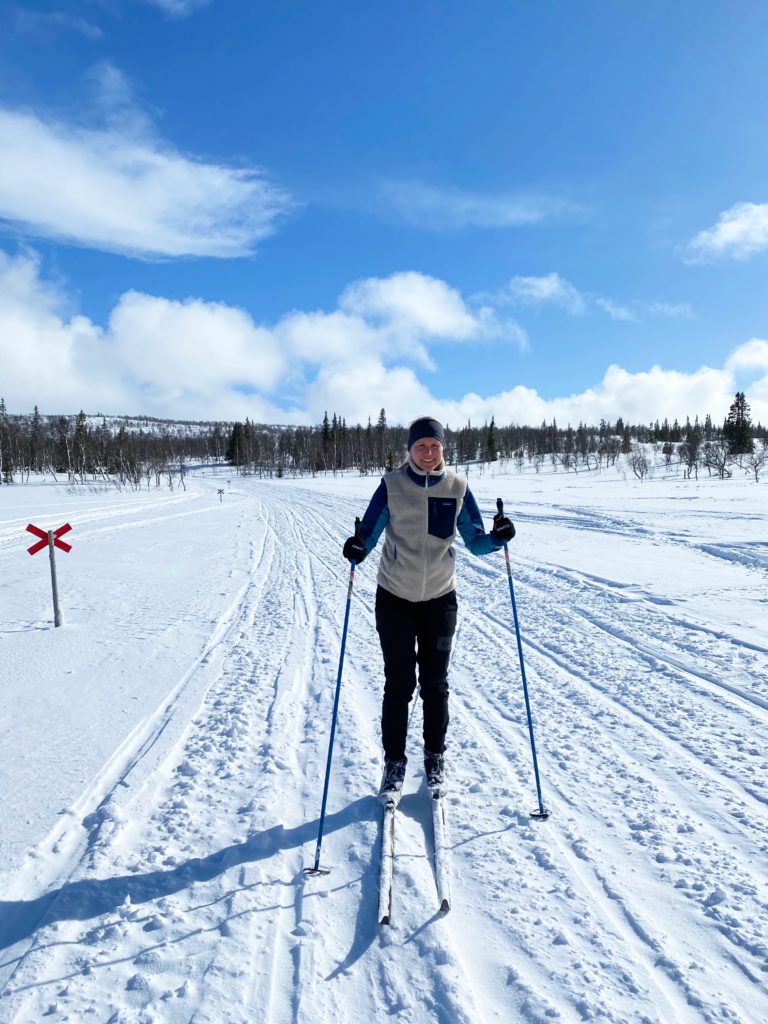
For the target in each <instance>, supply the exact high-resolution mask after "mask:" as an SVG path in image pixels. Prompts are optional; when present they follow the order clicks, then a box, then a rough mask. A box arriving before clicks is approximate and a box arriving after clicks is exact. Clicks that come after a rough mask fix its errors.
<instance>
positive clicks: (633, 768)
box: [0, 467, 768, 1024]
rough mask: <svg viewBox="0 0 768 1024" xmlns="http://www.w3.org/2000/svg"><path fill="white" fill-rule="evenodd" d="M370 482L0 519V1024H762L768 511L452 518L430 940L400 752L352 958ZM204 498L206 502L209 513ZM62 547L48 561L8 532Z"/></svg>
mask: <svg viewBox="0 0 768 1024" xmlns="http://www.w3.org/2000/svg"><path fill="white" fill-rule="evenodd" d="M376 483H377V478H371V477H368V478H361V477H358V476H351V475H350V476H348V477H346V478H337V479H333V478H330V477H329V478H322V479H321V478H318V479H314V480H308V479H305V480H275V481H262V480H259V479H247V478H239V477H231V484H228V483H227V477H226V473H224V474H221V475H219V476H210V475H205V476H199V477H197V478H193V477H190V478H188V484H187V490H186V491H174V492H170V491H168V490H167V489H166V490H161V491H152V492H150V493H142V494H135V493H131V492H122V493H115V492H113V491H109V490H107V489H103V488H98V487H97V488H94V489H89V488H87V487H86V488H76V489H67V488H65V487H61V486H59V487H56V486H52V485H45V486H40V485H38V486H28V487H21V486H16V487H13V488H0V735H1V736H2V760H1V761H0V773H1V774H0V798H2V820H1V823H0V871H2V875H0V886H1V888H0V900H1V902H0V949H1V952H0V991H1V992H2V994H1V995H0V1020H2V1021H3V1022H22V1021H23V1022H27V1021H33V1022H37V1021H42V1020H53V1021H77V1022H80V1021H85V1020H94V1021H99V1022H107V1021H110V1022H153V1024H154V1022H181V1021H184V1022H189V1021H194V1022H196V1024H202V1022H212V1024H213V1022H215V1024H219V1022H226V1024H235V1022H248V1024H252V1022H259V1024H261V1022H265V1024H283V1022H289V1021H298V1022H305V1021H306V1022H310V1021H311V1022H313V1024H347V1022H349V1024H352V1022H354V1024H357V1022H359V1021H366V1020H367V1021H380V1020H386V1019H390V1018H392V1019H396V1020H398V1021H403V1022H412V1024H434V1022H439V1024H454V1022H455V1024H480V1022H483V1024H485V1022H487V1021H500V1022H504V1024H508V1022H517V1021H525V1022H529V1021H531V1022H541V1024H545V1022H548V1021H553V1020H560V1021H564V1022H570V1021H581V1020H598V1021H611V1022H619V1021H621V1022H628V1024H629V1022H632V1024H634V1022H645V1024H649V1022H663V1024H688V1022H691V1024H693V1022H704V1021H707V1022H710V1021H711V1022H714V1021H722V1022H741V1024H764V1022H765V1021H768V534H767V532H766V511H768V507H767V506H768V502H767V501H766V495H767V494H768V491H767V490H766V486H768V485H766V484H764V483H762V482H761V483H760V484H755V483H754V482H752V483H750V482H749V480H747V479H746V478H744V479H734V480H727V481H721V480H716V479H709V478H702V479H700V480H699V481H698V482H696V481H685V480H681V479H668V480H665V479H663V478H662V477H661V476H657V478H655V479H653V480H646V481H644V482H643V483H640V482H638V481H635V480H633V479H631V478H630V479H624V478H623V476H622V475H621V474H620V473H616V472H615V471H610V472H609V471H604V472H603V473H602V474H601V475H597V474H585V473H579V474H578V475H574V474H572V473H571V474H565V473H563V472H562V471H561V472H560V473H553V472H552V471H551V470H549V471H547V470H542V472H541V473H540V474H536V473H534V472H533V471H530V472H528V471H526V472H525V473H524V474H518V473H517V472H516V471H515V470H514V468H512V467H510V468H509V470H508V471H507V472H504V471H501V467H495V470H494V472H490V471H486V472H485V474H483V475H480V474H478V473H477V472H476V470H475V469H474V468H473V470H472V472H471V475H470V486H471V487H472V489H473V491H474V493H475V495H476V496H477V498H478V500H479V503H480V505H481V508H482V510H483V512H484V513H485V515H486V518H487V520H488V523H489V525H490V519H491V515H492V513H493V511H494V510H495V499H496V497H497V496H501V497H503V498H504V501H505V505H506V508H507V510H508V511H509V512H510V513H511V514H512V516H513V518H514V519H515V522H516V524H517V527H518V536H517V538H516V539H515V540H514V541H513V542H512V544H511V546H510V547H511V554H512V565H513V572H514V579H515V588H516V596H517V600H518V607H519V611H520V617H521V625H522V630H523V637H524V651H525V659H526V668H527V672H528V680H529V684H530V690H531V700H532V705H533V711H534V717H535V722H536V729H537V739H538V744H539V758H540V767H541V774H542V785H543V791H544V802H545V803H546V804H547V805H548V806H549V807H551V809H552V816H551V818H550V819H549V820H548V821H546V822H541V823H537V822H535V821H533V820H532V819H531V818H530V817H529V811H530V810H531V809H532V808H533V807H534V806H535V803H536V800H535V788H534V782H533V775H532V767H531V754H530V746H529V742H528V733H527V728H526V723H525V716H524V705H523V699H522V688H521V684H520V669H519V664H518V659H517V651H516V644H515V637H514V626H513V622H512V616H511V608H510V602H509V591H508V586H507V579H506V572H505V568H504V559H503V555H502V554H500V553H499V554H497V555H492V556H488V557H486V558H483V559H477V558H473V557H472V556H470V555H469V554H468V553H467V552H465V551H464V550H461V545H459V547H460V551H459V557H458V563H459V601H460V619H459V628H458V635H457V641H456V644H455V652H454V659H453V665H452V670H451V683H452V723H451V731H450V747H449V754H448V757H449V766H450V773H451V774H450V779H451V785H452V795H451V798H450V803H449V806H448V811H449V842H450V846H451V850H452V892H453V904H454V905H453V909H452V910H451V912H450V913H449V914H448V915H444V916H442V915H440V914H439V913H437V903H436V891H435V881H434V875H433V869H432V864H431V860H430V856H429V854H430V848H429V847H430V842H431V833H430V817H429V806H428V800H427V796H426V792H425V789H424V783H423V777H422V772H421V768H420V757H419V746H420V744H419V732H420V714H421V711H420V708H419V707H418V701H416V702H415V706H414V713H413V718H412V723H411V742H410V749H409V756H410V757H411V764H410V765H409V775H408V779H407V782H406V795H405V796H404V798H403V800H402V803H401V812H400V818H399V822H398V826H399V831H398V837H397V856H396V862H395V875H396V890H395V899H394V910H393V922H392V925H391V926H390V927H389V928H380V927H379V926H378V925H377V923H376V900H377V875H378V856H379V852H378V844H379V841H380V827H381V826H380V808H379V805H378V804H377V802H376V800H375V797H374V795H373V794H374V792H375V789H376V786H377V784H378V781H379V775H380V753H379V742H378V716H379V704H380V694H381V686H382V683H381V666H380V654H379V650H378V643H377V637H376V632H375V628H374V623H373V601H374V593H375V575H376V574H375V570H376V564H377V561H378V555H373V556H371V557H370V558H369V559H368V560H367V561H366V562H365V563H364V564H363V565H362V566H361V567H360V569H359V571H358V572H357V574H356V580H355V586H354V591H353V597H352V610H351V616H350V627H349V640H348V645H347V654H346V660H345V666H344V681H343V688H342V695H341V708H340V718H339V727H338V732H337V740H336V748H335V753H334V766H333V775H332V782H331V791H330V798H329V813H328V818H327V823H326V836H325V841H324V845H323V862H324V863H325V864H326V865H327V866H329V867H331V868H332V871H331V874H330V875H328V876H326V877H322V878H315V877H307V876H305V875H303V873H302V867H303V866H305V865H308V864H310V863H311V862H312V859H313V855H314V844H315V839H316V835H317V826H318V814H319V810H320V798H321V793H322V779H323V773H324V769H325V759H326V754H327V743H328V734H329V727H330V716H331V708H332V702H333V693H334V687H335V681H336V672H337V667H338V656H339V645H340V635H341V627H342V623H343V616H344V605H345V600H346V587H347V572H346V563H345V562H344V561H343V559H342V558H341V555H340V543H341V541H342V540H343V538H344V537H346V536H347V535H348V534H349V532H350V531H351V527H352V524H353V521H354V517H355V515H359V514H362V511H363V509H364V508H365V505H366V503H367V499H368V497H369V496H370V494H371V493H372V491H373V489H374V487H375V486H376ZM219 487H223V488H224V491H225V493H224V495H223V501H220V500H219V495H218V494H217V488H219ZM30 521H31V522H33V523H37V524H38V525H40V526H43V527H44V528H46V529H47V528H49V527H57V526H59V525H61V523H64V522H66V521H68V522H70V523H71V524H72V526H73V531H72V533H71V534H69V536H68V538H67V539H68V540H70V541H71V543H72V545H73V549H72V552H71V553H70V554H64V553H59V555H58V558H57V566H58V575H59V588H60V592H61V604H62V611H63V614H64V618H65V625H64V626H63V627H62V628H60V629H54V628H52V621H51V620H52V611H51V598H50V576H49V570H48V558H47V554H46V552H42V553H41V554H38V555H36V556H35V557H33V558H30V557H29V556H28V555H27V554H26V550H25V549H26V547H27V545H28V544H29V543H31V542H32V538H31V537H30V536H29V535H28V534H26V533H25V532H24V528H25V527H26V525H27V523H28V522H30Z"/></svg>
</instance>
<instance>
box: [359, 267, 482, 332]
mask: <svg viewBox="0 0 768 1024" xmlns="http://www.w3.org/2000/svg"><path fill="white" fill-rule="evenodd" d="M339 305H340V307H341V308H342V309H344V310H347V311H349V312H352V313H356V314H358V315H362V316H365V317H368V318H369V319H371V320H374V321H376V320H378V321H381V322H383V323H390V324H394V325H399V326H401V327H402V328H404V329H405V330H414V331H419V332H423V333H425V334H432V335H441V336H443V337H446V338H454V339H457V340H462V339H465V338H471V337H473V336H476V335H477V332H478V325H477V320H476V319H475V317H474V316H473V315H472V314H471V313H470V312H469V310H468V309H467V307H466V305H465V304H464V300H463V299H462V297H461V295H460V294H459V293H458V292H457V291H456V289H455V288H451V287H449V285H447V284H446V283H445V281H439V280H437V279H436V278H434V277H428V276H427V275H426V274H418V273H416V272H414V271H410V272H405V273H400V274H392V275H391V276H390V277H386V278H380V277H369V278H366V279H365V280H362V281H356V282H355V283H354V284H351V285H349V286H348V287H347V288H346V289H345V290H344V292H343V294H342V296H341V299H340V301H339Z"/></svg>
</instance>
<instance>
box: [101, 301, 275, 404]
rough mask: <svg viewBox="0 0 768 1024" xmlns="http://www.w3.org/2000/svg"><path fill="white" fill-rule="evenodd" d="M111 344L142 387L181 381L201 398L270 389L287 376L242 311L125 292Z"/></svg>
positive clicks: (264, 334)
mask: <svg viewBox="0 0 768 1024" xmlns="http://www.w3.org/2000/svg"><path fill="white" fill-rule="evenodd" d="M109 335H110V342H111V345H112V346H113V349H114V352H115V355H116V356H117V359H118V361H119V364H120V365H121V367H122V368H123V369H124V371H125V372H126V373H127V374H129V375H130V378H131V379H132V380H133V381H134V382H135V383H136V385H137V386H138V387H139V388H145V387H152V386H155V385H156V384H157V383H158V382H163V384H165V383H166V382H167V383H168V384H171V383H172V382H173V381H174V380H177V381H179V383H180V384H182V385H183V387H184V389H185V390H187V391H190V392H193V393H194V394H196V395H198V396H200V397H201V398H202V397H204V396H205V395H208V396H215V395H216V394H217V393H218V392H219V391H220V390H222V389H226V388H231V387H235V386H239V387H242V386H245V387H248V388H258V389H260V390H269V389H271V388H272V387H274V385H275V384H276V383H277V381H278V380H279V379H280V378H281V376H282V375H283V372H284V355H283V354H282V353H281V351H280V349H279V348H278V345H277V343H276V341H275V339H274V337H273V336H272V333H271V332H270V331H268V330H266V329H264V328H261V327H257V326H256V325H255V324H254V323H253V321H252V320H251V318H250V316H249V315H248V314H247V313H245V312H243V311H242V310H240V309H235V308H233V307H231V306H225V305H221V304H219V303H212V302H202V301H201V300H199V299H187V300H186V301H185V302H172V301H170V300H168V299H163V298H157V297H155V296H152V295H143V294H141V293H139V292H126V294H124V295H123V296H122V297H121V299H120V301H119V303H118V304H117V306H116V307H115V309H114V310H113V312H112V315H111V317H110V320H109Z"/></svg>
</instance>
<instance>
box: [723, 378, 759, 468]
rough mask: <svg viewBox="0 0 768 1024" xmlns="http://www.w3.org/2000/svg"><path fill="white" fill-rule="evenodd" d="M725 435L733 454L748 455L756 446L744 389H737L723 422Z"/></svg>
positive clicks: (729, 449)
mask: <svg viewBox="0 0 768 1024" xmlns="http://www.w3.org/2000/svg"><path fill="white" fill-rule="evenodd" d="M723 437H724V438H725V442H726V444H727V445H728V452H729V453H730V454H731V455H747V454H749V453H750V452H751V451H752V450H753V448H754V442H753V441H752V423H751V422H750V418H749V405H748V404H747V400H746V398H745V397H744V392H743V391H737V392H736V396H735V397H734V399H733V402H731V407H730V409H729V410H728V416H727V418H726V421H725V423H724V424H723Z"/></svg>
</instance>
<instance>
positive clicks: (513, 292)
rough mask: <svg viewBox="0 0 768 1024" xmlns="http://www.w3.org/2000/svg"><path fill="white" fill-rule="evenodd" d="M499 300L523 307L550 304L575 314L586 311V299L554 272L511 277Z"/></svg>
mask: <svg viewBox="0 0 768 1024" xmlns="http://www.w3.org/2000/svg"><path fill="white" fill-rule="evenodd" d="M500 298H502V300H504V299H507V300H508V301H513V302H514V301H517V302H521V303H523V304H525V305H543V304H546V303H552V304H553V305H556V306H562V307H563V308H564V309H567V310H568V312H569V313H575V314H582V313H585V312H586V310H587V303H586V299H585V297H584V296H583V295H582V293H581V292H580V291H579V290H578V288H575V287H574V286H573V285H572V284H571V283H570V281H566V280H565V278H564V277H561V276H560V275H559V274H558V273H554V272H553V273H551V274H545V275H543V276H542V277H513V278H512V279H511V280H510V282H509V284H508V285H507V287H506V289H505V290H504V292H502V293H501V294H500Z"/></svg>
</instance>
